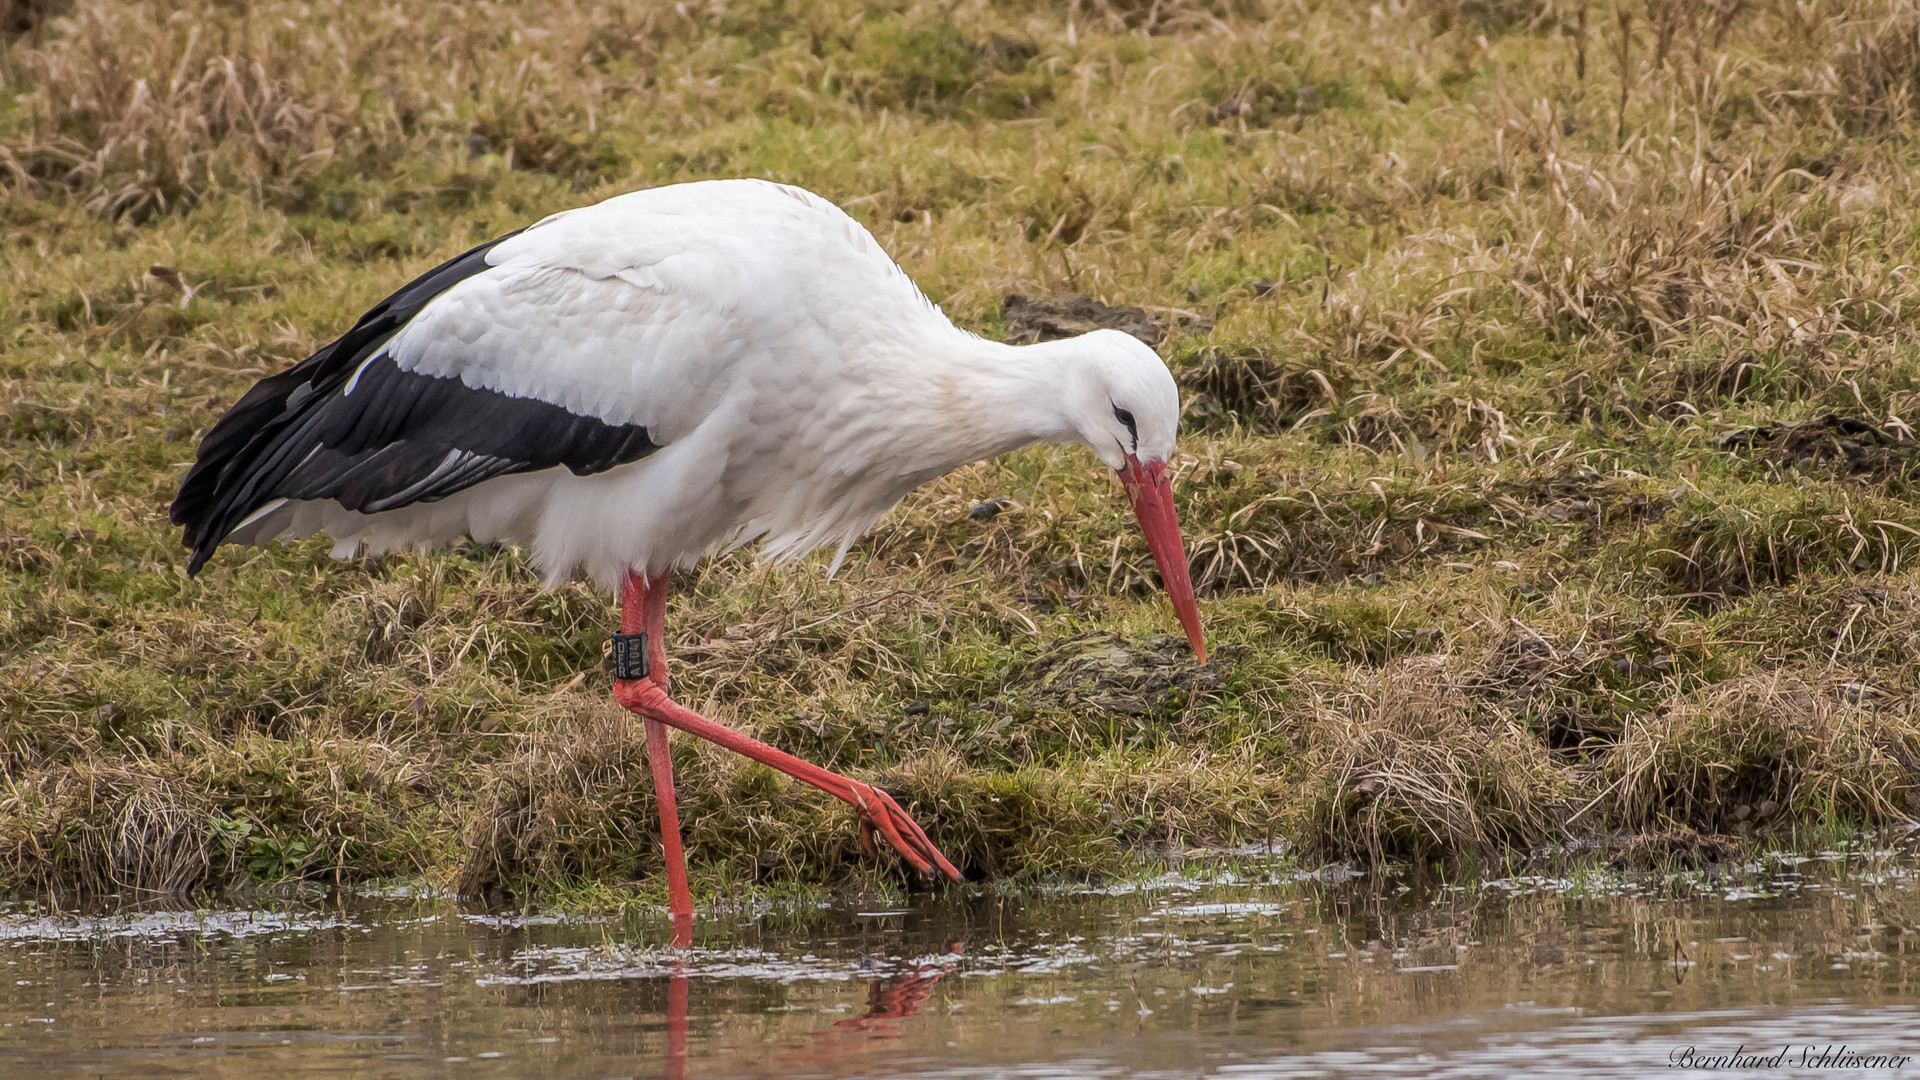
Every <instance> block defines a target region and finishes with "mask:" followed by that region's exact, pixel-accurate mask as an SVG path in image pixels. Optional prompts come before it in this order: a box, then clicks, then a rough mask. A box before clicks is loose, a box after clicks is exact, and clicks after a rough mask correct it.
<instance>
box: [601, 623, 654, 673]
mask: <svg viewBox="0 0 1920 1080" xmlns="http://www.w3.org/2000/svg"><path fill="white" fill-rule="evenodd" d="M609 656H610V658H611V659H612V661H613V677H614V678H616V679H644V678H646V677H647V675H648V673H649V672H650V671H652V669H651V668H650V667H648V666H647V635H645V634H615V635H613V651H612V653H610V654H609Z"/></svg>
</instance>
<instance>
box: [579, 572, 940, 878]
mask: <svg viewBox="0 0 1920 1080" xmlns="http://www.w3.org/2000/svg"><path fill="white" fill-rule="evenodd" d="M636 601H638V602H637V603H636ZM624 605H625V608H626V609H627V610H631V609H633V608H636V607H641V608H644V609H645V611H646V614H647V618H646V633H647V657H648V660H649V663H650V665H651V668H652V670H651V672H650V674H649V676H648V677H647V678H645V679H617V680H615V681H614V684H613V686H614V690H613V696H614V697H615V698H616V699H617V700H618V701H619V702H620V704H622V705H624V706H626V707H627V708H628V709H630V710H632V711H633V712H636V713H639V714H640V715H641V716H642V717H644V718H646V720H647V722H648V723H649V724H652V723H656V722H657V723H661V724H665V725H667V726H668V727H674V728H679V729H680V730H681V731H685V732H688V733H690V734H693V735H697V736H699V737H700V738H702V739H705V740H707V741H708V742H711V743H715V744H717V745H719V746H724V747H726V748H727V749H729V750H732V751H733V752H735V753H737V754H745V755H746V756H747V757H750V758H752V759H753V760H755V761H758V762H760V763H761V764H763V765H769V766H772V767H773V768H775V769H778V770H780V771H781V772H783V773H786V774H787V775H788V776H791V777H793V778H794V779H795V780H798V781H800V782H801V783H804V784H810V785H812V786H813V787H817V788H819V789H820V790H821V791H824V792H826V793H827V794H829V795H831V796H833V797H834V798H836V799H839V800H841V801H842V802H845V803H847V804H849V805H851V806H852V807H853V808H854V810H855V811H856V812H858V813H859V815H860V827H861V839H862V841H863V842H865V843H866V844H867V846H868V848H869V849H871V847H872V839H871V837H872V833H873V832H875V831H878V832H879V833H880V835H882V836H884V837H886V838H887V841H888V842H889V843H891V844H892V845H893V846H894V848H895V849H896V850H898V851H899V852H900V855H901V857H903V858H905V859H906V860H907V862H908V863H910V864H911V865H912V866H913V868H914V869H916V870H919V871H920V872H921V873H929V874H930V873H932V872H933V870H934V868H935V867H939V869H940V871H941V872H942V873H944V874H946V875H947V876H948V877H950V878H952V879H953V880H955V881H959V880H960V871H958V870H955V869H954V868H953V864H952V863H950V862H948V861H947V859H946V857H945V856H944V855H941V854H940V851H939V849H937V848H935V847H934V846H933V841H932V840H930V839H928V838H927V834H926V832H925V831H924V830H923V829H921V828H920V826H919V825H918V824H916V823H915V822H914V820H913V819H912V818H910V817H908V816H907V812H906V811H905V810H902V809H901V808H900V804H899V803H896V802H894V801H893V798H892V797H891V796H889V795H888V794H887V793H886V792H883V791H880V790H878V789H876V788H874V787H873V786H871V785H869V784H863V783H861V782H860V781H858V780H851V779H848V778H847V777H844V776H841V775H840V774H839V773H836V772H831V771H829V770H827V769H823V768H821V767H820V766H818V765H815V764H812V763H811V762H807V761H802V760H801V759H799V758H797V757H794V756H793V755H792V754H789V753H787V752H785V751H784V750H776V749H774V748H773V747H771V746H768V745H767V744H766V743H763V742H761V741H760V740H758V739H755V738H753V737H751V736H748V735H742V734H741V733H739V732H737V731H734V730H733V729H731V728H728V727H725V726H723V725H720V724H716V723H714V722H713V721H711V720H709V719H707V718H706V717H704V716H701V715H700V714H699V713H696V712H694V711H693V710H691V709H687V708H683V707H681V706H680V705H678V704H676V703H675V702H674V701H673V699H672V698H670V697H668V696H667V687H666V671H667V657H666V645H665V640H666V638H665V635H666V606H667V582H666V577H665V575H662V576H661V577H659V578H657V579H654V580H651V581H649V580H647V579H646V578H644V577H643V576H641V575H639V574H636V573H629V574H628V575H627V585H626V599H625V602H624ZM621 621H622V626H623V627H624V626H625V621H626V615H625V611H623V612H622V620H621ZM626 632H628V633H632V632H634V631H626ZM656 783H658V781H657V780H656ZM665 805H666V804H665V803H662V806H663V807H664V806H665ZM664 815H665V812H664V810H663V812H662V816H663V818H664ZM663 824H664V821H663ZM669 889H671V878H669Z"/></svg>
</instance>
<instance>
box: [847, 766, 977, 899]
mask: <svg viewBox="0 0 1920 1080" xmlns="http://www.w3.org/2000/svg"><path fill="white" fill-rule="evenodd" d="M847 787H848V788H849V789H850V792H851V794H852V798H850V799H848V800H847V801H848V802H850V803H852V804H853V808H854V810H855V811H857V812H858V813H859V814H860V844H861V846H862V847H864V848H866V849H867V851H868V853H869V854H871V853H872V852H873V834H874V833H875V832H878V833H879V834H880V835H881V836H884V837H886V838H887V842H888V843H890V844H892V845H893V847H894V850H896V851H898V852H899V853H900V857H901V858H903V859H905V860H907V862H908V864H909V865H911V866H912V867H913V868H914V869H915V870H918V871H920V872H921V873H923V874H931V873H933V871H934V868H935V867H936V866H937V867H939V868H940V872H941V873H943V874H945V875H947V876H948V877H949V878H952V879H953V880H954V881H959V880H961V878H960V871H958V870H955V869H954V868H953V864H952V863H950V862H948V861H947V857H946V856H945V855H942V854H940V849H939V848H936V847H934V846H933V841H932V840H931V839H929V838H928V836H927V832H926V830H925V829H922V828H921V827H920V825H919V823H918V822H916V821H914V820H913V818H911V817H909V816H908V815H907V812H906V811H905V810H902V809H900V804H899V803H897V802H894V801H893V796H891V795H889V794H887V793H886V792H884V791H881V790H880V789H879V788H876V787H874V786H873V785H872V784H863V783H861V782H860V781H858V780H849V781H847Z"/></svg>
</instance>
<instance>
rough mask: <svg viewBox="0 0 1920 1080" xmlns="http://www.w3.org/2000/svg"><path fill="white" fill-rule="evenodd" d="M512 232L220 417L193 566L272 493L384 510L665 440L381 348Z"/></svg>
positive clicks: (579, 471)
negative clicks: (409, 367)
mask: <svg viewBox="0 0 1920 1080" xmlns="http://www.w3.org/2000/svg"><path fill="white" fill-rule="evenodd" d="M512 235H514V234H513V233H509V234H507V236H503V237H500V238H499V239H497V240H493V241H490V242H488V243H485V244H482V245H480V246H479V247H476V248H474V249H472V250H471V251H468V252H466V253H464V254H462V255H460V256H458V257H457V258H453V259H449V260H448V261H446V262H444V263H442V264H440V265H439V266H437V267H435V268H434V269H432V270H429V271H428V272H427V273H425V274H422V275H421V276H420V277H418V278H416V279H415V280H414V281H412V282H411V283H409V284H408V285H406V286H405V287H404V288H402V289H400V290H399V291H398V292H395V293H394V294H393V295H392V296H389V297H387V298H386V299H385V300H383V301H381V302H380V303H379V304H378V305H376V306H375V307H374V308H373V309H372V310H370V311H368V312H367V313H366V314H365V315H362V316H361V317H360V320H359V321H358V322H357V323H355V324H354V326H353V329H351V330H349V331H347V332H346V333H345V334H343V335H341V336H340V337H339V339H337V340H335V341H334V342H332V343H331V344H328V345H327V346H325V347H324V348H322V349H320V350H319V351H318V352H316V353H314V354H313V355H312V356H310V357H308V358H307V359H306V360H303V361H301V362H300V363H298V364H296V365H294V366H293V367H291V368H288V369H287V370H286V371H283V372H280V373H279V374H277V375H269V376H268V377H266V378H264V379H262V380H260V381H259V382H258V383H257V384H255V385H254V387H253V389H251V390H249V391H247V393H246V395H245V396H244V397H242V398H241V399H240V400H239V402H238V403H236V404H235V405H234V406H233V408H231V409H229V410H228V411H227V414H226V415H225V416H223V417H221V418H220V421H219V422H218V423H216V424H215V425H214V426H213V429H212V430H211V431H209V432H208V433H207V435H206V437H205V438H204V439H202V440H201V441H200V450H199V455H198V460H196V461H195V462H194V465H193V468H192V469H190V470H188V472H187V475H186V478H185V479H184V480H183V481H182V482H181V485H180V493H179V495H178V496H177V497H176V498H175V499H174V501H173V506H172V508H171V518H172V520H173V523H174V524H176V525H181V526H184V527H185V532H184V536H183V540H184V541H185V543H186V545H187V547H188V548H190V549H192V551H193V554H192V557H191V558H190V559H189V560H188V562H187V573H189V574H196V573H198V572H199V571H200V567H201V566H202V565H204V564H205V563H206V561H207V559H208V558H209V557H211V556H212V554H213V552H214V549H215V548H217V547H218V546H219V545H220V542H221V541H222V540H224V539H226V537H227V535H228V534H229V533H231V532H232V531H233V530H234V528H235V527H236V526H237V525H239V523H240V522H241V521H243V520H245V519H246V517H247V515H249V514H251V513H253V512H254V511H255V510H257V509H259V508H260V507H262V506H264V505H266V504H267V503H269V502H271V501H273V500H274V499H332V500H334V501H335V502H338V503H339V504H340V505H341V506H343V507H345V508H346V509H348V510H355V511H360V512H363V513H377V512H380V511H383V510H394V509H398V508H399V507H402V506H408V505H411V504H413V503H417V502H432V501H433V500H435V499H443V498H445V497H447V496H448V495H452V494H453V493H455V492H457V491H461V490H463V489H465V488H469V487H472V486H473V485H475V484H478V483H480V482H481V481H483V480H489V479H492V478H493V477H496V476H503V475H505V474H507V473H515V472H529V471H532V470H536V469H550V468H555V467H557V466H563V465H564V466H566V468H567V469H568V470H569V471H571V472H573V473H575V474H576V475H582V476H584V475H587V474H590V473H596V472H603V471H605V470H607V469H611V468H613V467H614V466H616V465H623V464H626V463H627V462H630V461H638V460H639V459H640V458H643V457H645V456H646V455H648V454H649V453H652V452H653V451H654V450H656V449H658V447H657V446H656V445H655V444H654V443H653V441H652V440H651V439H649V438H648V437H647V430H646V428H644V427H642V426H640V425H638V424H609V423H607V422H605V421H602V420H598V419H595V418H593V417H589V416H581V415H579V414H577V413H573V412H569V411H568V410H567V409H565V408H563V407H561V406H559V405H555V404H552V403H550V402H545V401H539V400H536V399H533V398H518V397H512V396H509V395H507V394H503V393H500V392H498V391H495V390H487V389H483V388H478V387H471V386H468V385H466V384H465V383H464V382H462V381H461V380H460V379H458V378H440V377H435V376H430V375H422V374H419V373H417V372H410V371H404V370H402V369H401V368H400V366H399V365H398V364H396V363H394V361H393V360H392V358H390V357H388V356H386V355H384V354H383V352H382V350H383V349H384V348H385V347H386V344H387V341H388V340H389V339H391V338H392V337H393V335H394V334H396V333H398V332H399V330H400V328H401V327H403V326H405V325H406V324H407V323H408V321H410V320H411V319H412V318H413V317H414V316H415V315H417V314H419V313H420V311H421V309H423V308H425V307H426V306H427V304H428V303H430V302H432V300H433V299H434V298H435V297H437V296H439V295H440V294H441V293H443V292H445V291H447V290H448V289H450V288H452V287H453V286H454V285H456V284H458V283H460V282H462V281H464V280H466V279H467V278H469V277H472V276H473V275H475V274H478V273H481V272H482V271H484V270H486V269H487V268H488V263H487V261H486V256H487V252H488V251H490V250H491V249H492V248H493V247H494V245H496V244H498V243H500V241H501V240H505V239H507V237H508V236H512ZM363 365H364V366H363ZM355 372H358V373H359V374H358V377H357V378H355ZM350 381H351V382H352V383H353V387H352V392H351V393H348V392H346V390H347V385H348V383H349V382H350Z"/></svg>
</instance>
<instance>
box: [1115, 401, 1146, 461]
mask: <svg viewBox="0 0 1920 1080" xmlns="http://www.w3.org/2000/svg"><path fill="white" fill-rule="evenodd" d="M1113 418H1114V419H1115V420H1118V421H1120V422H1121V423H1122V424H1125V425H1126V426H1127V434H1129V435H1131V436H1133V448H1134V450H1136V451H1137V450H1139V449H1140V429H1139V428H1137V427H1135V426H1134V424H1133V414H1132V413H1130V412H1128V411H1127V410H1125V409H1123V408H1121V407H1120V406H1118V405H1115V406H1114V407H1113Z"/></svg>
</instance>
